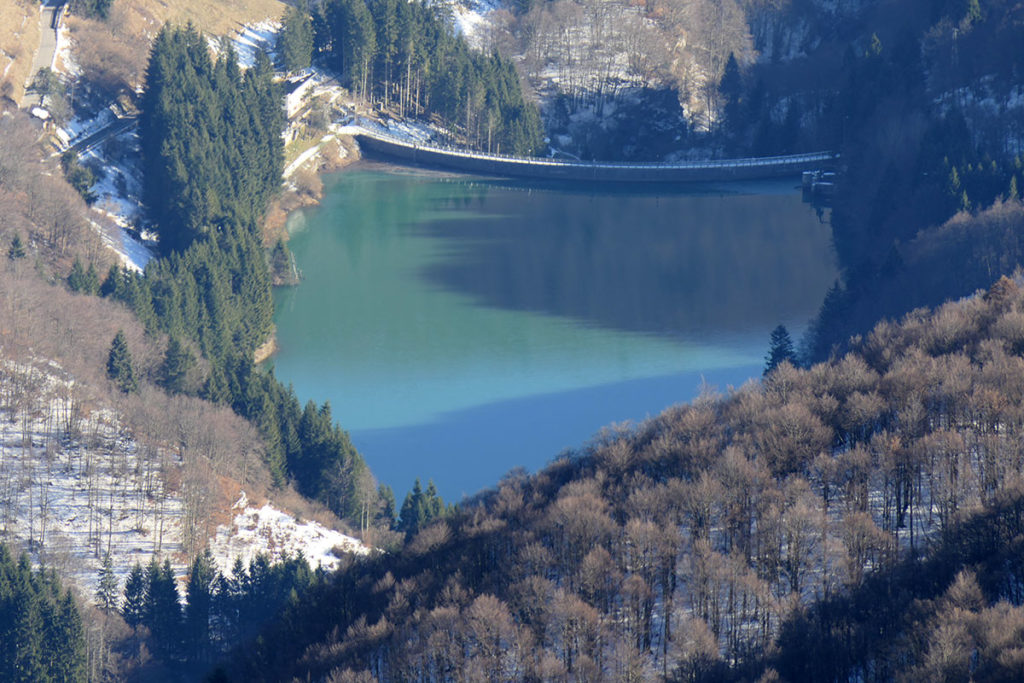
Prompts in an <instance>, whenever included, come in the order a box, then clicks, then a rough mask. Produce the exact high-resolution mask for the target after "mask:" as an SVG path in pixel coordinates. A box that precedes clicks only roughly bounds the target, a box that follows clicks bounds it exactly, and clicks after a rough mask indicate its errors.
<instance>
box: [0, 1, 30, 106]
mask: <svg viewBox="0 0 1024 683" xmlns="http://www.w3.org/2000/svg"><path fill="white" fill-rule="evenodd" d="M38 45H39V6H38V4H37V3H35V2H33V1H32V0H5V1H4V2H0V109H3V108H4V107H5V106H9V105H11V104H16V103H19V102H21V98H22V96H24V94H25V81H26V80H27V79H28V77H29V70H30V69H31V68H32V57H33V56H34V55H35V51H36V47H37V46H38Z"/></svg>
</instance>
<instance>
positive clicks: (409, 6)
mask: <svg viewBox="0 0 1024 683" xmlns="http://www.w3.org/2000/svg"><path fill="white" fill-rule="evenodd" d="M314 27H315V28H316V46H317V50H318V51H319V52H320V53H322V54H324V55H325V57H326V58H327V60H328V61H329V63H330V64H331V65H332V66H333V67H334V68H335V69H336V70H337V71H338V72H339V73H340V74H342V76H343V77H344V79H345V80H346V81H347V82H348V83H349V87H350V88H351V89H352V91H353V92H354V93H356V94H358V95H359V96H360V97H362V98H363V99H366V100H370V101H373V100H376V101H379V102H380V103H381V104H382V105H383V107H385V108H388V107H391V106H394V107H395V109H396V110H397V112H398V113H399V115H401V116H406V115H408V116H414V117H415V116H429V115H434V116H437V117H439V118H440V120H441V121H443V123H444V125H445V126H447V127H450V128H452V129H454V130H456V131H458V134H459V138H460V141H462V142H464V143H468V144H469V145H472V146H475V147H478V148H480V149H484V150H487V151H489V152H504V153H507V154H533V153H537V152H540V151H542V150H541V145H542V139H543V131H542V129H541V123H540V116H539V114H538V112H537V108H536V106H535V104H534V103H533V102H530V101H529V100H527V98H526V97H525V96H524V94H523V92H522V89H521V86H520V82H519V75H518V73H517V72H516V69H515V66H514V65H513V63H512V61H511V60H510V59H508V58H504V57H502V56H501V55H500V54H499V53H498V52H497V51H494V52H491V53H489V54H488V53H483V52H479V51H477V50H473V49H471V48H470V47H469V45H468V44H467V43H466V41H465V39H463V38H462V37H461V36H459V35H456V34H454V33H453V28H452V26H451V17H450V15H448V14H446V13H445V11H444V9H443V5H438V4H434V3H425V2H396V1H395V0H377V1H374V2H371V3H365V2H364V0H330V1H329V2H326V3H324V4H323V6H322V12H321V13H319V14H317V15H316V21H315V22H314Z"/></svg>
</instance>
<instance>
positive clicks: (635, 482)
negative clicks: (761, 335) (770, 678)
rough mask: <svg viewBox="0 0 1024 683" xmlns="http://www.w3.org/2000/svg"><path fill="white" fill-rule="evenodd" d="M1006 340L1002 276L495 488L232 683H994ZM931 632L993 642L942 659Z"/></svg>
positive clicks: (1022, 457) (1011, 408) (1011, 352)
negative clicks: (927, 682) (928, 677)
mask: <svg viewBox="0 0 1024 683" xmlns="http://www.w3.org/2000/svg"><path fill="white" fill-rule="evenodd" d="M1022 321H1024V290H1022V289H1021V283H1020V282H1019V281H1014V280H1009V279H1005V278H1004V279H1002V280H1000V281H999V282H997V283H996V284H995V285H993V286H992V287H991V288H990V289H989V290H988V292H987V293H984V295H979V296H976V297H974V298H972V299H970V300H967V301H963V302H959V303H952V304H946V305H944V306H942V307H941V308H939V309H938V310H936V311H934V312H928V311H916V312H914V313H912V314H910V315H908V316H907V317H906V318H905V319H904V320H902V321H901V322H900V323H898V324H895V323H883V324H881V325H879V326H878V327H876V328H875V330H874V331H873V332H872V334H871V335H870V336H868V337H867V338H865V339H864V340H862V341H861V342H859V343H857V344H856V348H855V349H854V350H853V351H851V352H850V353H848V354H847V355H845V356H843V357H841V358H837V359H835V360H833V361H831V362H829V363H823V364H819V365H815V366H814V367H812V368H810V369H807V370H799V369H794V368H793V367H791V366H789V365H788V364H783V365H781V366H780V367H778V368H776V369H775V370H774V371H772V372H771V373H770V374H769V375H768V376H767V377H766V378H765V380H764V382H763V383H751V384H748V385H747V386H744V387H743V388H741V389H739V390H737V391H734V392H732V393H730V394H728V395H725V396H714V395H706V396H704V397H702V398H700V399H698V400H697V401H695V402H694V403H693V404H691V405H685V406H679V407H676V408H672V409H670V410H668V411H666V412H665V413H664V414H662V415H661V416H659V417H657V418H655V419H652V420H650V421H648V422H646V423H643V424H641V425H639V426H637V427H635V428H632V429H627V430H624V431H619V432H609V433H607V434H604V435H603V436H601V437H599V438H598V439H597V440H595V442H594V443H592V444H591V445H590V446H589V447H587V448H586V449H585V450H584V451H582V452H580V453H578V454H576V455H574V456H572V457H569V458H566V459H563V460H561V461H559V462H556V463H555V464H553V465H551V466H550V467H548V468H547V469H545V470H544V471H542V472H540V473H538V474H537V475H534V476H526V475H524V474H516V473H513V474H510V475H509V476H508V477H506V478H505V479H504V480H503V481H502V482H501V483H500V484H499V485H498V486H497V488H496V489H494V490H492V491H489V492H486V493H483V494H481V495H480V496H478V497H477V498H476V499H475V500H473V501H470V502H468V503H466V504H465V505H463V506H462V507H461V508H460V509H459V510H458V511H457V512H456V513H455V514H454V515H453V516H451V517H448V518H447V519H445V520H444V521H441V522H437V523H435V524H433V525H430V526H428V527H426V528H425V529H423V530H422V531H420V532H419V533H418V534H416V535H415V536H413V537H411V538H410V540H409V542H408V543H407V544H406V546H405V547H404V548H403V549H402V551H401V552H398V553H395V554H392V555H387V556H382V557H380V558H377V559H376V560H370V561H367V562H366V563H364V564H360V565H357V566H355V567H352V568H351V569H349V570H348V571H347V572H343V573H341V574H339V575H337V576H336V577H334V579H333V581H332V582H331V583H330V584H328V585H325V586H323V587H321V588H319V589H317V590H316V591H315V592H314V593H313V594H312V595H311V598H310V599H309V600H307V601H303V602H301V603H300V604H298V605H296V606H294V607H293V608H291V609H289V610H288V613H287V615H286V616H285V617H284V621H283V622H282V624H287V626H284V625H282V626H279V627H277V628H276V629H274V630H271V631H269V632H266V633H265V634H264V642H266V643H273V645H272V646H269V647H268V646H264V647H261V648H257V649H256V650H255V651H253V650H248V649H247V650H246V651H245V654H244V656H242V657H240V658H238V659H237V660H236V662H235V667H236V669H235V670H236V673H237V675H238V677H239V680H243V679H244V680H252V679H259V680H279V679H283V678H290V677H292V676H295V677H298V678H305V677H306V676H307V675H310V676H313V677H314V678H316V677H323V676H330V677H332V678H331V680H362V679H359V678H354V677H353V675H354V674H357V673H358V672H364V674H360V675H372V676H374V677H376V679H377V680H407V679H410V678H422V677H427V678H433V679H437V680H461V679H466V678H468V679H488V680H519V679H531V680H563V679H577V678H586V679H589V680H650V679H654V678H669V679H687V680H706V679H722V678H725V679H732V678H736V679H750V678H756V677H758V676H760V675H761V674H762V673H764V672H765V671H767V670H769V669H772V670H776V671H778V672H779V673H780V674H782V675H783V677H784V678H794V677H796V678H799V677H800V676H804V675H807V672H808V671H814V672H817V673H815V674H814V675H811V676H810V677H811V678H818V677H819V676H818V674H821V673H823V672H829V675H832V674H833V673H834V674H835V675H838V676H842V677H846V676H855V677H857V676H862V677H864V678H866V679H869V680H874V679H875V678H876V677H877V678H878V679H886V678H888V677H889V675H890V674H892V673H893V670H889V669H876V668H874V666H873V665H872V662H876V661H879V660H880V659H885V661H890V662H891V663H892V664H891V665H892V666H895V667H897V668H898V669H899V670H900V671H904V672H906V673H907V675H911V674H912V673H913V672H924V671H928V672H937V671H942V672H953V671H957V670H960V669H957V668H956V667H970V668H971V670H972V671H975V672H976V673H978V675H979V677H981V678H985V677H989V678H998V677H1000V676H1002V677H1005V676H1011V677H1012V672H1014V671H1016V669H1015V668H1014V667H1016V666H1017V664H1016V663H1015V662H1016V661H1017V660H1016V659H1015V658H1014V655H1012V652H1013V649H1012V648H1013V647H1014V646H1013V644H1012V641H1010V640H1007V639H999V638H997V637H996V636H995V635H994V632H993V631H991V629H992V628H998V627H995V626H992V625H991V624H995V623H997V622H995V621H993V620H996V619H999V618H1002V619H1004V622H1005V624H1006V626H1007V627H1008V628H1009V627H1011V626H1010V625H1011V624H1013V626H1012V628H1014V629H1019V628H1020V626H1019V624H1020V622H1021V615H1020V611H1019V609H1018V608H1016V607H1013V606H1012V605H1014V604H1016V603H1017V602H1018V601H1019V599H1020V596H1021V595H1022V590H1021V586H1022V585H1024V572H1022V570H1024V567H1021V565H1020V557H1019V553H1017V552H1016V551H1015V550H1013V549H1014V548H1017V547H1018V545H1019V543H1020V538H1021V533H1022V531H1024V530H1022V529H1021V527H1020V521H1019V519H1018V518H1017V517H1016V516H1014V515H1015V513H1014V512H1013V511H1015V510H1019V509H1020V506H1021V502H1020V501H1021V493H1020V489H1019V484H1018V482H1019V481H1020V480H1021V474H1022V463H1024V451H1022V444H1024V439H1022V429H1024V417H1022V414H1021V410H1020V408H1021V405H1024V400H1022V399H1024V397H1022V396H1021V391H1022V387H1024V357H1022V356H1021V355H1020V354H1021V350H1022V349H1024V325H1022ZM956 548H960V549H961V550H953V549H956ZM971 558H975V559H971ZM972 562H979V563H981V564H980V565H979V566H977V567H976V568H975V569H974V571H976V572H977V576H976V577H974V576H972V575H971V574H970V573H967V574H964V575H963V576H962V577H961V578H960V579H956V585H953V584H954V579H955V578H956V575H957V572H958V571H959V570H960V569H962V568H963V567H964V566H965V563H966V564H970V563H972ZM906 563H909V564H906ZM908 576H915V577H916V578H919V579H923V578H924V577H929V580H928V581H921V582H919V583H913V581H912V580H910V579H906V578H905V577H908ZM886 577H892V578H889V579H887V578H886ZM895 581H910V583H906V584H896V583H893V582H895ZM975 581H978V582H980V586H979V587H975ZM899 585H905V586H907V587H906V588H905V589H904V590H906V591H910V592H908V593H905V594H904V593H900V592H899V590H900V589H899V588H898V586H899ZM884 586H889V588H888V589H884V590H889V591H896V594H897V595H899V596H900V598H899V600H896V599H894V598H893V597H892V595H890V596H889V599H888V600H885V599H883V600H881V601H877V600H875V599H874V598H871V601H870V602H866V601H867V600H869V598H868V597H867V596H878V595H879V593H878V592H877V591H879V590H883V587H884ZM947 591H948V592H947ZM943 593H946V597H945V598H943V597H942V594H943ZM964 596H966V597H964ZM915 597H918V598H922V599H928V600H934V601H935V602H932V603H919V604H918V606H917V607H915V608H914V611H913V612H912V613H908V614H904V613H901V612H897V611H895V610H899V609H901V606H902V607H906V606H907V605H909V604H910V602H911V601H912V600H913V599H914V598H915ZM958 600H959V601H961V602H957V601H958ZM965 600H966V601H967V602H963V601H965ZM1005 601H1009V602H1005ZM957 605H960V607H962V610H963V611H959V612H957V611H956V610H955V609H954V607H956V606H957ZM890 609H891V610H894V611H890ZM865 610H867V611H866V612H865ZM999 615H1002V616H999ZM972 620H974V621H972ZM865 621H866V622H867V623H868V624H884V625H885V626H884V627H885V628H888V629H889V630H888V631H885V633H888V634H889V635H890V636H891V639H887V640H886V641H885V642H880V639H879V638H878V637H876V636H875V635H872V633H873V632H872V629H871V628H870V627H869V626H865V623H864V622H865ZM939 623H941V624H951V626H949V628H954V629H961V630H964V629H968V630H970V629H973V627H972V626H971V624H982V625H986V626H985V627H984V628H983V629H982V630H980V631H976V630H970V633H971V634H972V635H971V638H974V639H975V640H974V641H964V642H965V643H966V642H976V643H977V646H976V647H972V646H968V645H966V644H965V645H960V646H958V647H960V648H961V649H960V650H958V651H957V653H958V654H959V655H962V657H961V658H960V659H957V658H956V657H952V658H948V659H945V660H943V659H941V657H942V655H941V654H940V651H939V650H938V649H937V648H942V647H945V645H944V642H945V641H943V640H941V639H942V638H944V637H945V636H943V635H942V634H943V633H944V631H942V630H941V629H938V630H937V627H935V626H932V625H934V624H939ZM830 624H831V625H836V626H835V628H839V626H838V625H839V624H848V625H847V626H843V627H842V628H843V629H848V630H840V631H836V630H834V628H833V627H832V626H830ZM926 625H927V626H926ZM858 629H861V630H858ZM922 629H923V630H922ZM985 629H989V630H985ZM958 632H959V631H958ZM963 632H965V633H966V632H967V631H963ZM812 633H813V634H816V635H814V637H815V638H817V639H818V640H819V641H820V642H821V643H822V645H823V647H822V649H820V650H808V649H807V648H806V642H808V641H807V640H806V639H807V638H810V637H811V634H812ZM843 633H849V634H850V635H849V636H848V637H849V638H852V639H854V640H851V641H849V642H847V641H846V640H843V638H844V636H843ZM858 634H860V635H858ZM914 634H917V635H914ZM897 639H898V640H897ZM811 642H813V641H811ZM853 644H856V646H857V647H856V648H854V647H853ZM824 645H829V647H828V648H826V647H824ZM883 646H885V648H886V650H885V653H887V654H883V651H882V649H881V648H882V647H883ZM837 652H845V653H846V654H845V655H844V656H843V657H841V658H834V657H836V653H837ZM819 655H820V659H819ZM936 667H938V668H936ZM346 671H347V672H349V673H344V672H346ZM982 673H984V676H982Z"/></svg>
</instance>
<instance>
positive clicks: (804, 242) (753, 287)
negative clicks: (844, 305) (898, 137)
mask: <svg viewBox="0 0 1024 683" xmlns="http://www.w3.org/2000/svg"><path fill="white" fill-rule="evenodd" d="M466 185H467V183H465V182H462V183H461V188H462V190H461V192H460V196H459V199H458V200H457V201H458V202H459V203H461V204H462V205H463V206H470V205H474V208H477V209H478V210H481V211H486V213H487V214H488V215H489V216H494V217H495V218H493V219H491V220H486V221H467V220H463V219H460V220H445V219H444V218H438V219H435V220H431V221H429V222H428V223H426V224H425V225H421V227H420V228H419V231H420V233H421V234H424V235H427V236H430V237H435V238H441V239H443V240H446V241H448V242H450V243H451V244H457V245H458V249H457V250H456V251H455V252H454V253H453V254H452V257H451V258H448V259H445V260H444V261H443V262H438V263H433V264H430V265H429V266H427V267H426V268H424V270H423V271H422V273H421V275H422V277H424V278H425V279H426V280H427V281H428V282H429V283H431V284H433V285H435V286H440V287H443V288H445V289H447V290H449V291H453V292H458V293H461V294H465V295H468V296H470V297H471V298H472V299H473V300H475V301H476V302H477V303H479V304H482V305H485V306H492V307H496V308H503V309H509V310H517V311H530V312H537V313H546V314H550V315H556V316H563V317H568V318H573V319H577V320H583V321H586V322H588V323H589V324H593V325H599V326H602V327H606V328H612V329H619V330H624V331H630V332H642V333H653V334H658V335H668V336H673V337H684V338H694V337H695V336H696V335H698V334H700V333H701V332H704V331H707V330H708V329H709V328H713V329H715V330H717V331H719V332H720V333H722V334H724V335H729V334H732V333H736V332H739V331H742V330H745V329H749V328H750V327H763V326H772V325H774V324H777V323H778V322H787V323H791V322H796V323H803V322H804V320H805V319H806V318H805V319H798V320H795V321H794V320H793V313H794V311H800V312H801V313H802V314H804V315H805V316H806V317H810V316H811V315H813V313H814V312H815V311H816V310H817V307H818V305H819V304H820V302H821V292H822V291H823V290H824V289H825V288H827V287H828V285H829V284H830V283H831V282H832V280H833V278H834V277H835V267H834V264H833V262H832V259H830V258H825V259H823V258H822V254H828V253H830V249H829V244H830V242H831V234H830V231H829V228H828V227H827V226H825V225H822V224H821V223H820V222H819V221H818V220H817V218H816V217H815V214H814V212H813V211H812V210H811V209H810V208H808V207H807V206H806V205H804V204H802V203H801V202H800V197H799V195H798V194H795V193H794V192H792V190H791V188H789V187H788V186H782V185H779V184H775V185H769V186H765V187H762V188H753V189H760V190H766V191H767V192H768V193H767V194H756V195H754V194H748V192H749V191H750V190H751V189H752V188H751V187H750V184H747V185H746V186H737V188H735V192H734V193H728V194H726V193H723V192H722V191H721V190H719V189H714V190H712V189H710V188H704V189H701V190H700V191H697V192H685V193H684V192H675V193H664V194H662V193H658V192H655V191H652V190H651V189H650V188H647V189H646V190H645V191H642V192H637V191H623V190H616V191H603V190H602V191H601V192H600V193H596V192H594V191H593V188H587V187H583V186H577V187H575V188H574V189H572V190H571V191H567V190H564V189H562V190H558V191H553V190H550V189H548V188H543V187H537V186H536V185H535V184H533V185H520V184H516V183H511V184H510V182H509V181H474V182H473V183H471V184H470V187H468V188H467V187H466ZM783 187H785V188H787V190H788V191H787V192H785V193H783V192H779V191H777V190H780V189H781V188H783ZM773 190H776V192H775V193H772V191H773ZM462 193H465V194H462Z"/></svg>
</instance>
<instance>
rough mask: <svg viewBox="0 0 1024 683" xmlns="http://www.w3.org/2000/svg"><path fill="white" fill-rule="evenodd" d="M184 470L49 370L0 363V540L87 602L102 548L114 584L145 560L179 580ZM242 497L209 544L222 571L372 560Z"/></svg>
mask: <svg viewBox="0 0 1024 683" xmlns="http://www.w3.org/2000/svg"><path fill="white" fill-rule="evenodd" d="M182 469H183V468H182V462H181V460H180V458H179V457H178V456H177V455H176V451H175V450H174V449H171V448H165V447H161V446H159V445H156V444H146V445H143V444H140V443H139V442H138V441H136V439H135V438H134V437H133V435H132V434H131V433H130V431H129V430H128V429H127V428H126V427H125V425H124V423H123V421H122V420H121V419H120V418H119V417H118V415H117V414H116V413H115V412H114V411H113V410H111V409H110V408H109V407H107V406H103V405H99V404H97V403H96V402H95V399H94V398H92V397H90V396H89V394H88V392H87V390H86V389H85V388H84V387H82V386H80V385H79V384H77V383H76V382H75V379H74V378H73V377H71V376H70V375H69V374H68V373H66V372H65V371H64V370H63V369H62V368H61V367H60V366H59V365H57V364H56V363H53V362H49V361H45V360H36V361H33V362H31V363H20V364H19V363H13V362H5V363H2V364H0V538H2V539H3V541H4V542H6V543H8V544H12V545H14V546H15V547H21V548H25V549H27V550H29V551H30V552H31V553H32V555H33V557H34V559H36V560H37V561H40V562H42V563H44V564H45V565H46V566H48V567H52V568H54V569H56V570H57V571H58V572H59V573H60V574H62V575H63V576H65V577H67V578H68V579H70V580H71V582H72V583H73V584H74V585H76V586H77V587H78V588H79V589H80V591H81V592H82V594H83V595H84V596H86V597H87V598H89V597H91V596H92V594H93V592H94V591H95V587H96V579H97V575H98V572H99V567H100V564H101V561H102V558H103V556H104V554H105V553H107V552H109V553H110V555H111V559H112V561H113V565H114V570H115V573H116V574H117V575H118V576H119V578H120V579H122V580H123V579H124V577H125V576H126V575H127V573H128V571H129V569H130V568H131V566H132V565H133V564H135V563H136V562H139V563H142V564H146V563H147V562H148V561H149V559H150V558H151V557H153V556H158V557H160V558H167V559H169V560H170V561H171V565H172V567H173V568H174V570H175V573H176V574H177V575H179V576H182V575H184V574H185V572H186V571H187V564H188V559H189V558H188V557H187V556H186V547H185V529H184V527H185V525H186V524H187V523H188V515H189V511H188V505H187V502H186V500H185V499H184V497H183V495H182V493H183V492H182V489H183V487H184V486H185V484H184V483H183V477H182ZM239 493H240V499H239V503H238V504H237V507H239V508H244V509H242V510H241V511H240V512H238V513H237V516H236V517H235V518H234V520H233V523H231V524H229V525H221V526H220V527H215V528H214V529H215V531H214V533H213V537H212V538H210V539H209V546H210V549H211V551H212V552H213V555H214V559H215V561H216V563H217V566H218V567H220V568H221V569H223V570H224V571H229V570H230V568H231V566H232V564H233V563H234V560H235V558H236V557H241V558H242V560H243V561H244V562H246V563H248V561H249V560H251V559H252V558H253V557H255V556H256V554H257V553H267V554H269V555H270V556H271V557H273V558H278V557H280V556H281V554H282V553H285V552H287V553H289V554H291V555H296V554H298V553H299V552H301V553H302V554H303V555H304V556H305V557H306V558H307V559H308V560H309V561H310V564H311V565H312V566H314V567H316V566H317V565H320V566H323V567H324V568H325V569H333V568H335V567H336V566H337V564H338V557H337V555H336V554H335V553H336V552H351V553H356V554H360V555H363V554H366V553H367V552H369V549H368V548H366V547H365V546H364V545H362V544H361V543H360V542H359V541H357V540H355V539H353V538H351V537H349V536H346V535H344V534H342V533H340V532H338V531H334V530H332V529H328V528H327V527H324V526H323V525H321V524H318V523H316V522H299V521H297V520H296V519H295V518H294V517H293V516H292V515H290V514H288V513H286V512H283V511H281V510H279V509H277V508H275V507H274V506H273V504H272V503H266V504H265V505H263V506H262V507H261V508H258V509H257V508H252V507H246V506H247V501H246V498H245V495H244V493H241V492H239ZM201 545H202V541H200V547H201Z"/></svg>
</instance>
